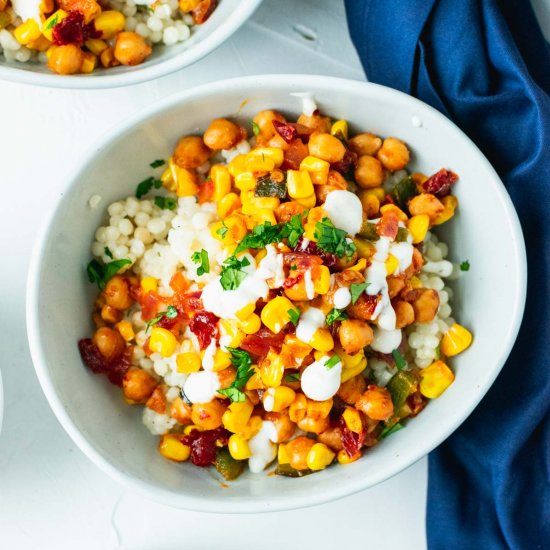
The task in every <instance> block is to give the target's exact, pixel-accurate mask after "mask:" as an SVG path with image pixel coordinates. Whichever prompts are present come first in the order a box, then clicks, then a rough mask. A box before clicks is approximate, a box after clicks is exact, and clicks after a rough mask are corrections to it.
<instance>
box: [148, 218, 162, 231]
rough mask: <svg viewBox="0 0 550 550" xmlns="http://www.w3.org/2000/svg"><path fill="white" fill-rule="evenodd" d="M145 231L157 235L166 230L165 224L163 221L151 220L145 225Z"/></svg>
mask: <svg viewBox="0 0 550 550" xmlns="http://www.w3.org/2000/svg"><path fill="white" fill-rule="evenodd" d="M147 229H148V230H149V231H150V232H151V233H152V234H153V235H159V234H160V233H162V232H163V231H164V230H165V229H166V223H165V222H164V220H163V219H160V218H153V219H152V220H150V221H149V223H148V224H147Z"/></svg>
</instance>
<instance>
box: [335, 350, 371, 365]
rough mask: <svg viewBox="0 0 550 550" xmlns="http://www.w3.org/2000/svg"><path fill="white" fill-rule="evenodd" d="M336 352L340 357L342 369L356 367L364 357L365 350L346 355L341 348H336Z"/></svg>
mask: <svg viewBox="0 0 550 550" xmlns="http://www.w3.org/2000/svg"><path fill="white" fill-rule="evenodd" d="M336 354H337V355H338V357H340V360H341V361H342V367H343V368H344V369H355V368H357V367H358V366H359V365H360V364H361V362H362V361H363V359H364V358H365V351H364V350H361V351H358V352H357V353H355V354H354V355H348V354H347V353H345V352H344V351H343V350H342V349H340V348H338V349H337V350H336Z"/></svg>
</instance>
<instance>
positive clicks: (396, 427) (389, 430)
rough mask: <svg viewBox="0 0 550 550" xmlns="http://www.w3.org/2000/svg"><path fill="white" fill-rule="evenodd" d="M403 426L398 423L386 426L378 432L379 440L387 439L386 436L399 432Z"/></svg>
mask: <svg viewBox="0 0 550 550" xmlns="http://www.w3.org/2000/svg"><path fill="white" fill-rule="evenodd" d="M404 427H405V426H404V425H403V424H401V422H398V423H397V424H394V425H393V426H386V427H385V428H384V429H383V430H382V431H381V432H380V436H379V437H380V439H384V438H385V437H388V435H391V434H394V433H395V432H398V431H399V430H402V429H403V428H404Z"/></svg>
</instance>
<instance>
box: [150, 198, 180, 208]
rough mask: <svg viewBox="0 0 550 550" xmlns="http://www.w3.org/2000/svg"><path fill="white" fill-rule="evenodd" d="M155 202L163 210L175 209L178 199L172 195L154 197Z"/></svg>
mask: <svg viewBox="0 0 550 550" xmlns="http://www.w3.org/2000/svg"><path fill="white" fill-rule="evenodd" d="M155 204H156V205H157V206H158V207H159V208H163V209H165V210H175V209H176V206H177V205H178V201H177V200H176V199H174V198H172V197H155Z"/></svg>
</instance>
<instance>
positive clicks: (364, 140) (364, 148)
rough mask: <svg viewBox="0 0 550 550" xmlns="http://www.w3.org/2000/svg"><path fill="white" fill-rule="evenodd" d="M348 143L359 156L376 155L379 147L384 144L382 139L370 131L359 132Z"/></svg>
mask: <svg viewBox="0 0 550 550" xmlns="http://www.w3.org/2000/svg"><path fill="white" fill-rule="evenodd" d="M348 143H349V146H350V148H351V150H352V151H353V152H354V153H357V154H358V155H359V156H362V155H371V156H372V155H376V153H377V152H378V149H380V147H381V146H382V140H381V139H380V138H379V137H378V136H375V135H374V134H371V133H370V132H365V133H363V134H357V135H356V136H354V137H352V138H351V139H350V140H349V142H348Z"/></svg>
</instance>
